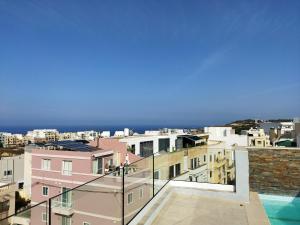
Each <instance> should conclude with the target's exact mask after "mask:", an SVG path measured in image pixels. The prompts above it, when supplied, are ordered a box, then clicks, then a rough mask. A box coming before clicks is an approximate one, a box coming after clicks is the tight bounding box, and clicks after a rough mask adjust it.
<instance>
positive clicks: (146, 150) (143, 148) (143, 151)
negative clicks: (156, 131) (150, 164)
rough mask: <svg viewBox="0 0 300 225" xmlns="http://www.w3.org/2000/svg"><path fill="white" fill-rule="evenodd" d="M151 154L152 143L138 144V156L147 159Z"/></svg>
mask: <svg viewBox="0 0 300 225" xmlns="http://www.w3.org/2000/svg"><path fill="white" fill-rule="evenodd" d="M152 154H153V141H145V142H140V155H141V156H142V157H148V156H150V155H152Z"/></svg>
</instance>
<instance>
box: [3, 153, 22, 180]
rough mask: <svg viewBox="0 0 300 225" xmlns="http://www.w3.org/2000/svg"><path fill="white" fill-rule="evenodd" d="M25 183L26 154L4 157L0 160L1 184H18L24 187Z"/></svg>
mask: <svg viewBox="0 0 300 225" xmlns="http://www.w3.org/2000/svg"><path fill="white" fill-rule="evenodd" d="M23 182H24V154H22V155H17V156H12V157H2V158H1V159H0V183H8V184H10V183H16V184H17V185H19V186H23Z"/></svg>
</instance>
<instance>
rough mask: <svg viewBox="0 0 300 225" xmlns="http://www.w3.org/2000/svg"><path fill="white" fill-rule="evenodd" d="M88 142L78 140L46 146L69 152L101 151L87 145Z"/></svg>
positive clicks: (50, 143)
mask: <svg viewBox="0 0 300 225" xmlns="http://www.w3.org/2000/svg"><path fill="white" fill-rule="evenodd" d="M87 143H88V142H87V141H84V140H76V141H69V140H67V141H54V142H49V143H47V144H45V145H44V146H46V147H47V146H54V147H56V148H62V149H61V150H68V151H79V152H93V151H98V150H100V149H99V148H96V147H92V146H90V145H87Z"/></svg>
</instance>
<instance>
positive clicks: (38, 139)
mask: <svg viewBox="0 0 300 225" xmlns="http://www.w3.org/2000/svg"><path fill="white" fill-rule="evenodd" d="M26 139H27V140H28V142H29V143H45V142H51V141H57V140H58V139H59V132H58V130H56V129H35V130H33V131H28V132H27V134H26Z"/></svg>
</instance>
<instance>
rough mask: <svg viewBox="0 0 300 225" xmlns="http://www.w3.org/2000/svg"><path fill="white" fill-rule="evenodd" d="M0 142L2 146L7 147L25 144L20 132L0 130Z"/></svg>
mask: <svg viewBox="0 0 300 225" xmlns="http://www.w3.org/2000/svg"><path fill="white" fill-rule="evenodd" d="M0 143H1V144H2V146H3V147H4V148H9V147H16V146H22V145H25V144H26V140H25V138H24V137H23V135H22V134H12V133H7V132H0Z"/></svg>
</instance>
